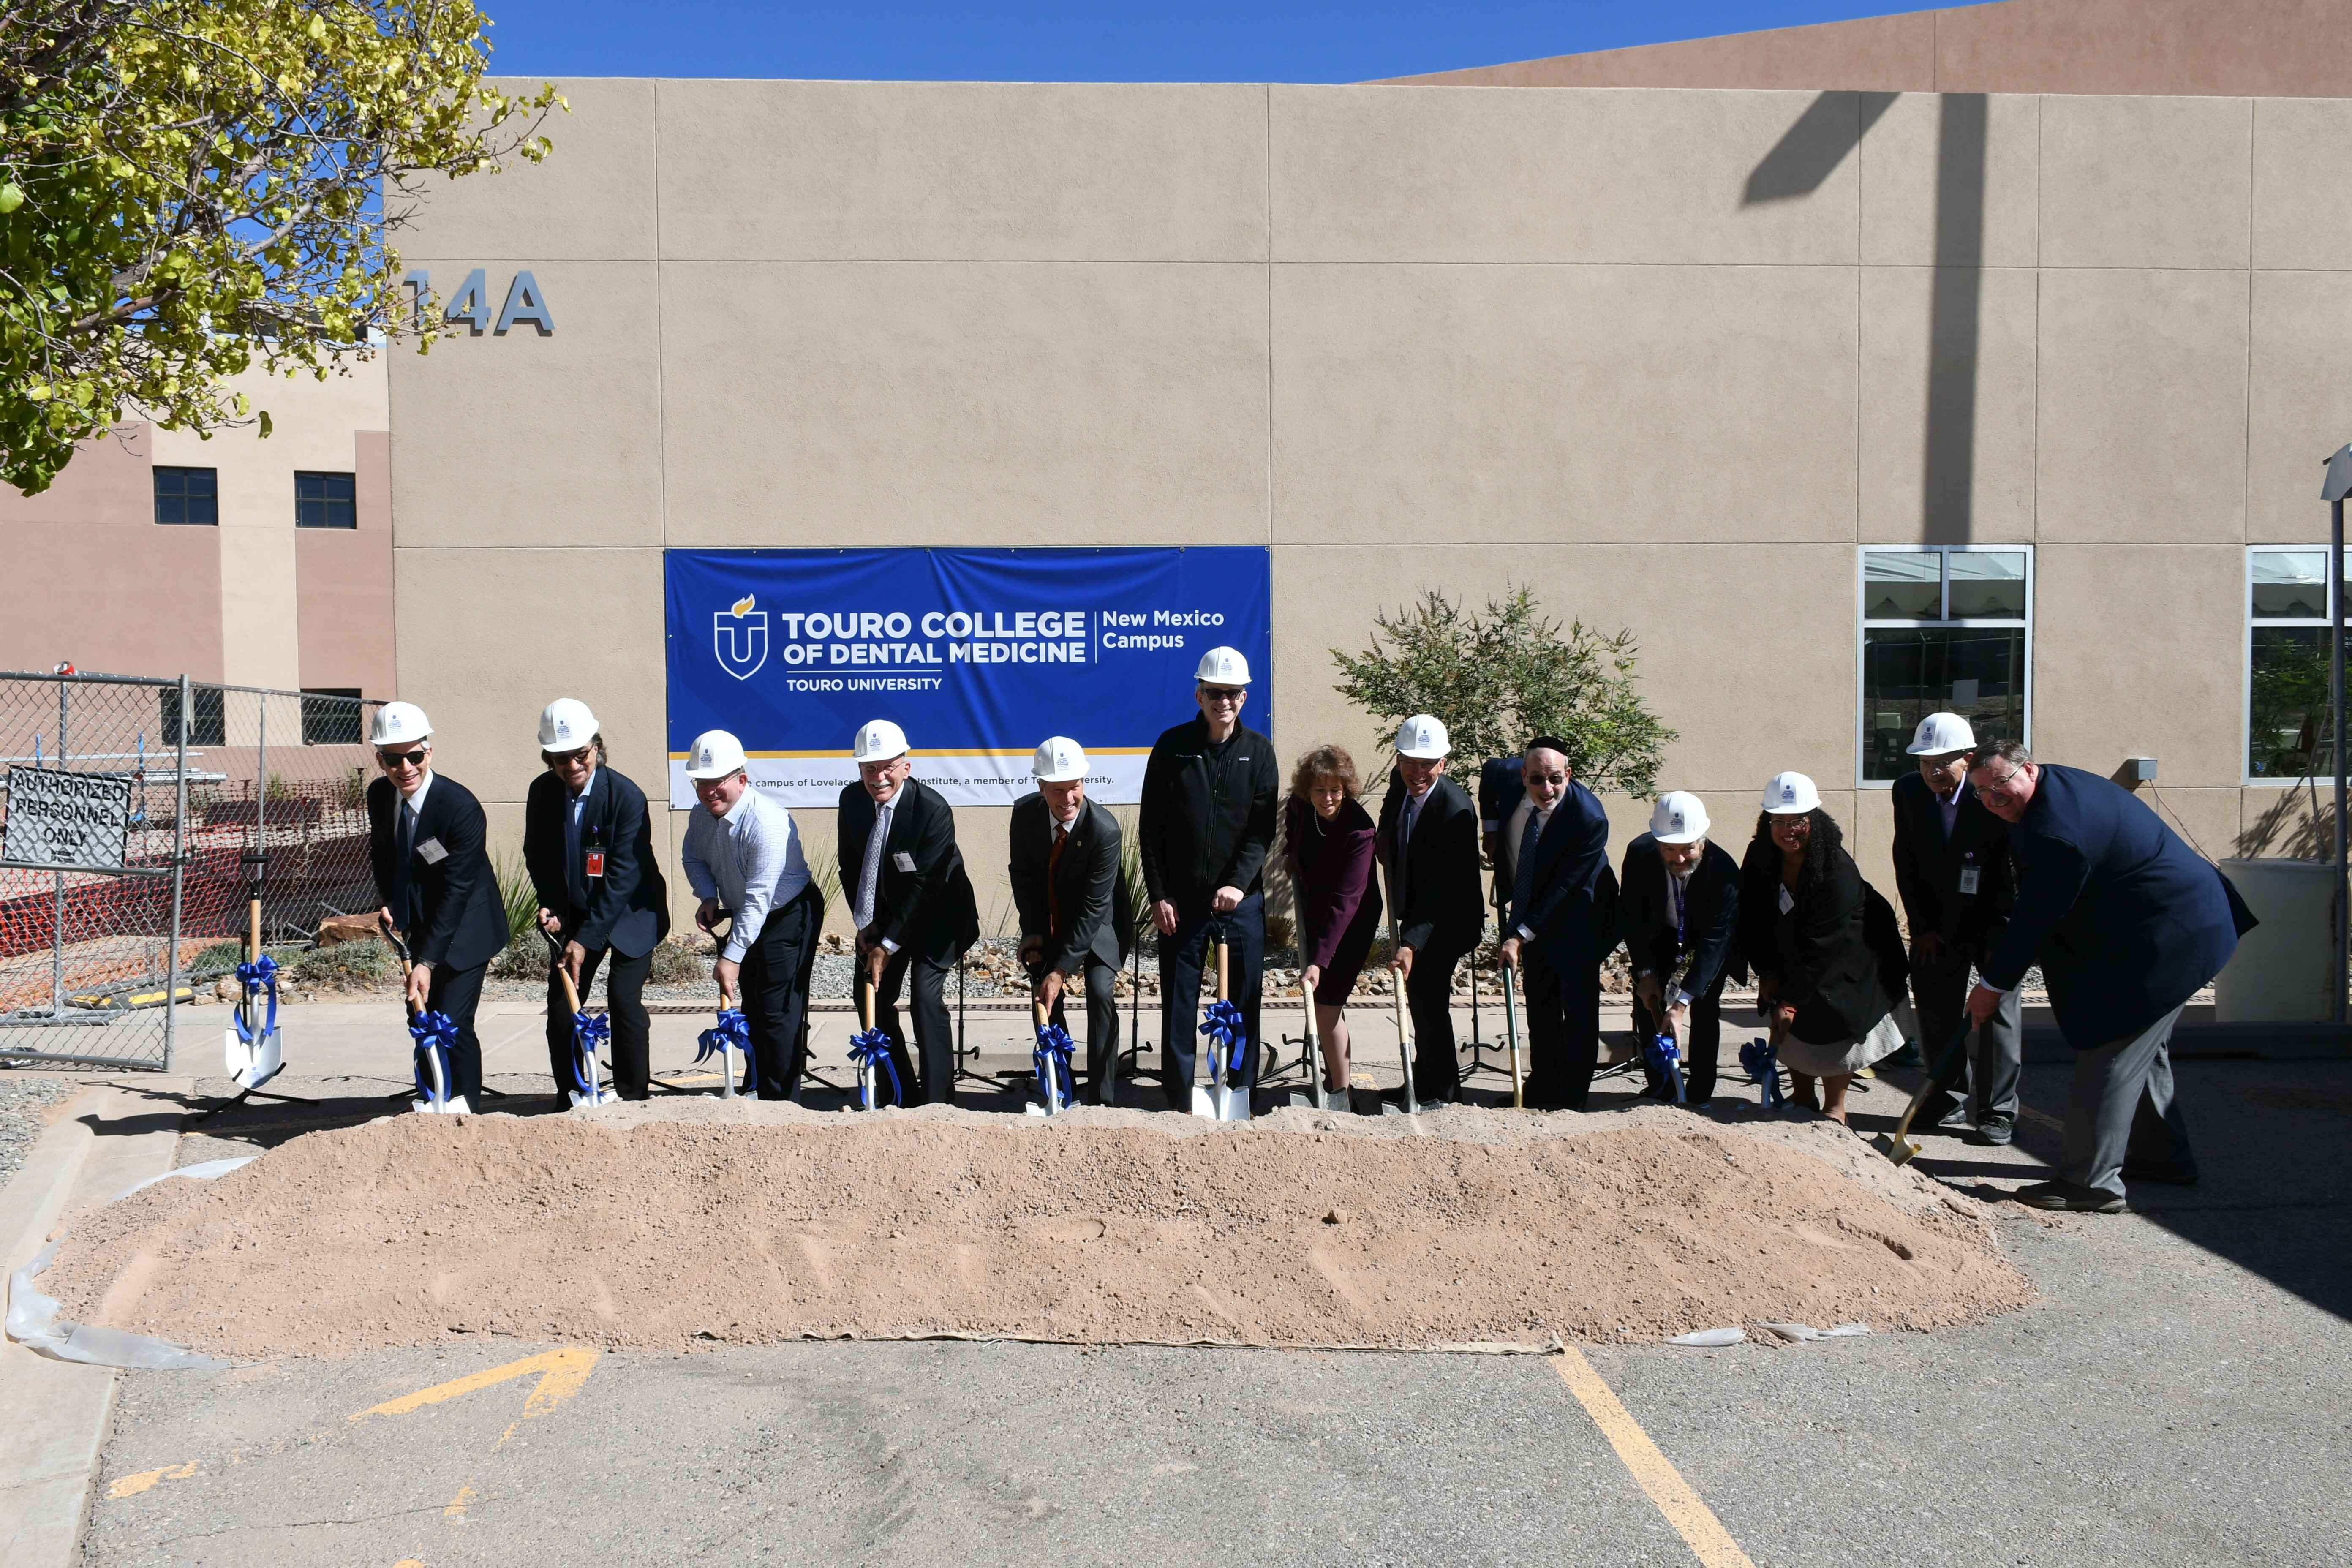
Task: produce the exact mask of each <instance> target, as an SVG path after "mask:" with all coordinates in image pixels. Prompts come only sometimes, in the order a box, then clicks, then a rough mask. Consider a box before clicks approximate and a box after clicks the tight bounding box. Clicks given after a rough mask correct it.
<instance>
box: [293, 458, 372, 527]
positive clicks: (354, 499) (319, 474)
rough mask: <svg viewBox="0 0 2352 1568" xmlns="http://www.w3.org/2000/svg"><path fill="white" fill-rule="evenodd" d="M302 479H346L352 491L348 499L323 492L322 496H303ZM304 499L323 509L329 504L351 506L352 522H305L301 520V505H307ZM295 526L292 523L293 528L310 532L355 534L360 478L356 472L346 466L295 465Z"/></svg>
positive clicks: (358, 512)
mask: <svg viewBox="0 0 2352 1568" xmlns="http://www.w3.org/2000/svg"><path fill="white" fill-rule="evenodd" d="M304 479H341V480H343V481H344V482H346V483H347V484H349V485H350V486H351V490H352V493H351V495H350V496H349V497H348V498H341V497H335V496H324V495H322V496H316V497H306V496H304V495H303V493H302V481H303V480H304ZM306 502H307V503H309V504H312V505H316V506H320V507H322V508H323V507H331V506H340V505H348V506H349V507H350V508H351V509H352V521H350V522H348V523H342V522H305V521H302V508H303V506H304V505H305V504H306ZM294 526H295V527H296V528H298V529H302V530H305V531H310V532H313V533H356V532H358V531H359V526H360V480H359V475H358V474H357V473H356V472H354V471H353V470H352V469H349V468H297V469H295V470H294Z"/></svg>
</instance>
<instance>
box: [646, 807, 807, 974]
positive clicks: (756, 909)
mask: <svg viewBox="0 0 2352 1568" xmlns="http://www.w3.org/2000/svg"><path fill="white" fill-rule="evenodd" d="M678 858H679V859H680V860H681V861H683V862H684V863H685V866H686V879H687V881H688V883H690V884H692V886H693V888H694V896H695V897H696V898H698V899H717V900H719V907H720V908H722V909H724V910H727V911H728V912H729V913H730V914H731V915H733V916H734V920H735V923H734V924H733V925H731V926H730V927H729V928H728V931H727V945H726V946H725V947H723V948H721V949H720V950H719V956H720V957H721V958H727V959H731V960H733V961H734V962H736V963H741V962H742V961H743V955H744V954H745V953H747V952H750V951H751V944H752V943H753V942H757V941H759V940H760V931H761V928H762V927H764V926H765V925H766V924H767V923H768V916H769V914H770V912H771V911H772V910H779V909H782V907H783V906H784V905H786V904H788V903H790V902H792V901H793V900H794V899H797V898H799V897H800V896H801V892H802V889H805V888H806V887H807V886H808V885H809V870H808V858H807V857H806V856H804V855H803V854H802V853H801V830H800V826H799V824H797V823H795V822H794V821H793V814H792V813H791V812H789V811H786V810H785V809H784V808H783V807H782V806H781V805H777V804H776V803H775V802H774V801H772V800H770V799H769V798H768V797H767V796H765V795H761V793H760V792H759V791H758V790H757V789H756V788H747V789H745V790H744V792H743V794H742V795H741V797H740V798H739V799H738V800H737V801H736V802H735V804H734V805H732V806H731V807H730V808H729V810H728V812H727V815H726V816H711V815H710V813H709V812H708V811H706V810H704V809H703V808H702V807H700V806H697V807H695V809H694V815H693V816H691V817H689V818H688V821H687V825H686V843H685V845H684V846H683V847H681V848H680V849H679V851H678Z"/></svg>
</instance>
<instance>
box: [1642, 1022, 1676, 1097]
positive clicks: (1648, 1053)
mask: <svg viewBox="0 0 2352 1568" xmlns="http://www.w3.org/2000/svg"><path fill="white" fill-rule="evenodd" d="M1642 1054H1643V1056H1644V1057H1646V1058H1649V1063H1650V1065H1651V1066H1652V1067H1653V1068H1656V1069H1657V1070H1658V1072H1659V1073H1660V1074H1662V1075H1663V1076H1664V1078H1665V1080H1666V1081H1667V1082H1668V1083H1670V1084H1672V1085H1673V1086H1674V1090H1675V1104H1676V1105H1680V1104H1682V1103H1683V1056H1682V1052H1681V1051H1679V1050H1677V1049H1676V1048H1675V1037H1673V1036H1672V1035H1669V1034H1665V1033H1663V1032H1661V1033H1659V1034H1655V1035H1653V1036H1651V1037H1650V1040H1649V1043H1648V1044H1647V1045H1645V1046H1643V1047H1642Z"/></svg>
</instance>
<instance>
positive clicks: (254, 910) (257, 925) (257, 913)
mask: <svg viewBox="0 0 2352 1568" xmlns="http://www.w3.org/2000/svg"><path fill="white" fill-rule="evenodd" d="M245 917H246V924H247V935H248V940H249V941H250V942H251V944H252V949H253V951H252V952H248V953H247V954H246V957H247V959H248V960H252V961H256V962H258V961H259V959H260V957H261V900H259V899H252V900H247V903H246V906H245Z"/></svg>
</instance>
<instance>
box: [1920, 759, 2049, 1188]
mask: <svg viewBox="0 0 2352 1568" xmlns="http://www.w3.org/2000/svg"><path fill="white" fill-rule="evenodd" d="M1976 744H1977V738H1976V733H1975V731H1972V730H1970V729H1969V721H1967V720H1965V719H1963V718H1961V717H1960V716H1959V715H1958V714H1957V713H1930V714H1928V715H1927V717H1926V718H1925V719H1922V720H1921V721H1919V728H1918V731H1917V732H1916V734H1914V735H1913V736H1912V739H1911V744H1910V747H1909V748H1908V752H1909V754H1910V755H1911V756H1914V757H1916V758H1917V759H1918V760H1919V771H1918V772H1916V773H1906V774H1905V775H1904V776H1903V777H1901V778H1899V779H1896V780H1895V787H1894V789H1893V790H1892V791H1891V792H1890V793H1891V795H1892V796H1893V802H1892V804H1893V806H1894V811H1895V889H1896V891H1897V892H1899V893H1900V894H1901V895H1902V897H1903V913H1904V916H1905V918H1906V920H1908V921H1910V925H1911V960H1910V963H1911V998H1912V1000H1913V1001H1914V1002H1915V1003H1916V1004H1917V1005H1918V1008H1919V1033H1920V1036H1921V1039H1920V1044H1921V1045H1922V1046H1924V1047H1927V1055H1928V1063H1929V1065H1930V1066H1931V1067H1932V1066H1933V1065H1934V1064H1935V1062H1936V1060H1937V1058H1940V1057H1941V1056H1942V1054H1943V1051H1944V1048H1945V1047H1946V1046H1947V1045H1948V1044H1949V1043H1950V1041H1951V1038H1952V1037H1953V1036H1954V1035H1956V1034H1958V1032H1959V1029H1960V1026H1961V1025H1962V1023H1963V1022H1964V1021H1965V1020H1966V1019H1967V1016H1968V1014H1967V1010H1966V1004H1967V1001H1968V994H1969V970H1970V968H1971V967H1972V966H1975V965H1979V964H1981V963H1984V961H1985V958H1986V956H1987V955H1988V954H1989V953H1990V952H1992V945H1993V943H1994V942H1998V941H1999V940H2000V933H2001V931H2003V930H2004V929H2005V928H2006V927H2007V926H2008V924H2009V911H2010V910H2011V906H2013V905H2014V904H2015V903H2016V901H2017V884H2016V879H2015V877H2014V876H2013V875H2012V873H2011V869H2010V864H2009V827H2008V825H2007V824H2005V823H2003V822H2002V821H2001V820H2000V818H1999V817H1998V816H1994V815H1993V814H1992V813H1991V812H1990V811H1988V810H1986V809H1985V804H1984V802H1983V801H1981V800H1979V799H1978V798H1977V795H1976V792H1975V791H1974V790H1972V789H1970V788H1969V761H1970V758H1971V757H1972V755H1973V754H1974V752H1975V751H1976ZM2022 1041H2023V1031H2022V1030H2021V1028H2020V1026H2019V1018H2018V1006H2017V993H2015V992H2014V991H2011V992H2008V993H2006V994H2004V995H2003V997H2002V1000H2001V1005H2000V1006H1998V1007H1996V1008H1994V1009H1993V1012H1992V1016H1990V1018H1988V1019H1986V1020H1985V1024H1984V1026H1983V1027H1982V1028H1980V1029H1978V1030H1976V1031H1975V1033H1974V1035H1973V1036H1972V1037H1971V1039H1970V1048H1969V1056H1968V1075H1969V1079H1968V1081H1969V1100H1968V1102H1967V1103H1966V1104H1965V1105H1964V1104H1963V1103H1962V1102H1961V1101H1960V1100H1958V1099H1956V1098H1954V1097H1952V1096H1950V1095H1946V1096H1945V1098H1944V1099H1943V1100H1942V1101H1941V1102H1940V1103H1931V1104H1929V1105H1927V1106H1926V1107H1925V1108H1923V1110H1922V1111H1921V1115H1920V1121H1921V1123H1922V1124H1924V1125H1927V1126H1931V1127H1932V1126H1934V1125H1936V1124H1937V1122H1941V1121H1948V1119H1949V1118H1950V1117H1952V1116H1957V1115H1959V1114H1961V1113H1962V1112H1963V1111H1964V1110H1965V1111H1967V1112H1969V1113H1971V1116H1972V1120H1973V1121H1975V1122H1976V1128H1977V1142H1979V1143H1985V1144H1990V1145H1994V1146H1999V1145H2000V1144H2003V1143H2006V1142H2009V1141H2010V1138H2011V1133H2012V1131H2013V1129H2014V1128H2015V1126H2016V1122H2017V1080H2018V1076H2019V1073H2020V1070H2021V1065H2022V1063H2023V1060H2024V1058H2023V1055H2022Z"/></svg>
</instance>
